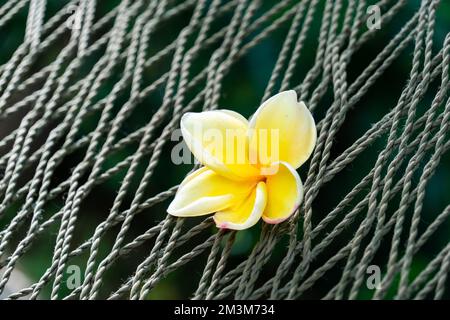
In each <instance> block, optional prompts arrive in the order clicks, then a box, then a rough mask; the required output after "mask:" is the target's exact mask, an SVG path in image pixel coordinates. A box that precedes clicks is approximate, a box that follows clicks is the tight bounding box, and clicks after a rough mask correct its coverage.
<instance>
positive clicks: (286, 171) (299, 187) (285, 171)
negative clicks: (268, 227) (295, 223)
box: [262, 162, 303, 224]
mask: <svg viewBox="0 0 450 320" xmlns="http://www.w3.org/2000/svg"><path fill="white" fill-rule="evenodd" d="M266 185H267V206H266V209H265V210H264V213H263V216H262V218H263V220H264V221H265V222H267V223H270V224H277V223H280V222H283V221H285V220H286V219H288V218H289V217H290V216H291V215H292V214H293V213H294V212H295V210H296V209H297V208H298V207H299V206H300V204H301V202H302V200H303V184H302V181H301V179H300V176H299V175H298V173H297V171H296V170H295V169H294V168H293V167H292V166H291V165H290V164H289V163H287V162H280V163H278V171H277V173H276V174H274V175H271V176H267V180H266Z"/></svg>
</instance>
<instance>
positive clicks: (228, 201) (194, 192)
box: [167, 90, 317, 230]
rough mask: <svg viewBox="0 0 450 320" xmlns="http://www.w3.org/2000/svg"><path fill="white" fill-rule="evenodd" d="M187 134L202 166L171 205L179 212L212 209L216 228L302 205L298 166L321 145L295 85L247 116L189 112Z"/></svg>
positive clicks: (277, 217)
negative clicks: (249, 117)
mask: <svg viewBox="0 0 450 320" xmlns="http://www.w3.org/2000/svg"><path fill="white" fill-rule="evenodd" d="M181 132H182V135H183V138H184V140H185V142H186V143H187V145H188V147H189V149H190V150H191V152H192V153H193V155H194V156H195V158H196V159H197V160H198V161H199V162H200V163H201V164H202V165H203V167H202V168H200V169H198V170H196V171H194V172H193V173H191V174H189V175H188V176H187V177H186V178H185V179H184V181H183V182H182V183H181V184H180V186H179V188H178V192H177V193H176V195H175V198H174V199H173V201H172V203H171V204H170V205H169V208H168V209H167V211H168V213H169V214H171V215H173V216H176V217H195V216H202V215H207V214H211V213H215V214H214V221H215V222H216V225H217V227H219V228H225V229H233V230H242V229H247V228H250V227H251V226H253V225H255V224H256V223H257V222H258V221H259V219H260V218H262V219H263V220H264V221H265V222H267V223H271V224H276V223H280V222H282V221H284V220H286V219H287V218H289V217H290V216H291V215H292V214H293V213H294V212H295V210H296V209H297V208H298V207H299V205H300V204H301V201H302V199H303V185H302V181H301V179H300V176H299V175H298V173H297V171H296V169H298V168H299V167H300V166H301V165H302V164H303V163H305V161H306V160H307V159H308V158H309V157H310V155H311V153H312V151H313V149H314V146H315V144H316V137H317V130H316V125H315V122H314V119H313V117H312V115H311V113H310V111H309V110H308V108H307V107H306V106H305V104H304V103H303V102H298V101H297V94H296V93H295V91H293V90H290V91H284V92H281V93H279V94H277V95H275V96H273V97H271V98H270V99H268V100H267V101H265V102H264V103H263V104H262V105H261V106H260V107H259V108H258V110H257V111H256V113H255V114H254V115H253V116H252V117H251V119H250V120H249V121H247V119H245V118H244V117H243V116H241V115H240V114H238V113H236V112H233V111H230V110H214V111H204V112H200V113H186V114H184V115H183V117H182V119H181Z"/></svg>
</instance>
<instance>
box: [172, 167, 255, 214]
mask: <svg viewBox="0 0 450 320" xmlns="http://www.w3.org/2000/svg"><path fill="white" fill-rule="evenodd" d="M255 185H256V181H244V182H239V181H234V180H231V179H228V178H226V177H223V176H221V175H219V174H217V173H215V172H214V171H212V170H210V169H208V168H205V167H203V168H200V169H198V170H196V171H194V172H193V173H191V174H190V175H188V176H187V177H186V178H185V179H184V181H183V182H182V183H181V184H180V187H179V188H178V191H177V193H176V195H175V198H174V199H173V201H172V203H171V204H170V205H169V208H168V209H167V212H168V213H169V214H171V215H173V216H177V217H194V216H202V215H206V214H210V213H214V212H216V211H219V210H223V209H226V208H228V207H230V206H232V205H234V204H235V203H237V202H240V201H242V199H243V198H245V197H247V196H248V194H249V193H250V192H251V190H252V189H253V188H254V186H255Z"/></svg>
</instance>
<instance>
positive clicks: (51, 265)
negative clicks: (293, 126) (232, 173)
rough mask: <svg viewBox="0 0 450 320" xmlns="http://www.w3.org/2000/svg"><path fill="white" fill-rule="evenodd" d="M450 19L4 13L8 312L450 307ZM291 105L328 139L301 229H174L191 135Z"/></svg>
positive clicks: (165, 8) (46, 4)
mask: <svg viewBox="0 0 450 320" xmlns="http://www.w3.org/2000/svg"><path fill="white" fill-rule="evenodd" d="M448 10H449V3H448V2H447V1H446V0H445V1H439V0H422V1H409V0H408V1H407V0H400V1H397V0H395V1H394V0H381V1H378V2H377V1H364V0H361V1H357V0H345V1H344V0H333V1H331V0H330V1H320V0H304V1H293V0H283V1H258V0H231V1H224V0H208V1H206V0H186V1H180V0H157V1H156V0H134V1H131V0H115V1H109V0H108V1H106V0H103V1H96V0H73V1H62V0H61V1H59V0H58V1H57V0H55V1H51V0H8V1H6V0H2V1H0V30H1V40H2V44H0V48H1V58H2V61H0V62H1V67H0V230H1V231H0V292H1V297H2V298H6V299H36V298H46V299H47V298H51V299H152V298H165V297H166V296H167V297H169V298H170V297H181V298H190V299H191V298H192V299H269V298H270V299H305V298H309V299H310V298H314V299H392V298H395V299H425V298H427V299H445V298H448V297H449V290H448V289H449V280H448V273H449V271H450V243H449V234H448V232H449V227H450V218H449V215H450V197H449V194H450V191H449V190H450V173H449V168H450V158H449V153H448V150H449V148H450V139H449V132H448V131H449V117H450V100H449V97H448V93H449V88H450V83H449V61H450V33H448V32H449V29H448V27H449V26H450V23H449V20H448V15H447V16H445V12H447V13H448ZM377 12H378V13H379V18H380V21H379V22H380V25H379V27H376V23H374V24H373V25H371V24H370V22H376V18H377V17H376V13H377ZM12 34H15V35H19V36H20V39H19V40H17V39H18V37H17V36H16V38H12V37H10V35H12ZM255 75H256V76H255ZM249 83H252V84H253V85H249ZM289 89H293V90H295V91H296V92H297V94H298V96H299V99H300V100H303V101H305V103H306V105H307V106H308V108H309V109H310V110H311V112H312V113H313V115H314V118H315V120H316V123H317V129H318V138H317V144H316V147H315V150H314V152H313V155H312V156H311V158H310V159H309V161H308V162H307V163H306V164H305V165H304V166H302V168H301V170H300V175H301V177H302V179H303V182H304V188H305V196H304V199H303V202H302V204H301V206H300V208H299V210H298V211H297V212H295V213H294V215H293V216H292V217H291V218H290V219H289V220H288V221H286V222H284V223H281V224H279V225H268V224H265V223H263V222H259V223H258V225H257V226H255V227H253V228H251V230H246V231H239V232H235V231H227V230H219V229H217V228H216V227H215V225H214V222H213V220H212V218H211V217H208V216H206V217H199V218H192V219H181V218H175V217H172V216H169V215H167V213H166V209H167V206H168V203H169V202H170V200H171V199H172V197H173V195H174V194H175V192H176V190H177V185H178V184H179V183H180V181H181V179H182V178H183V176H184V175H185V174H187V173H188V172H189V170H191V169H192V168H194V166H195V165H176V164H174V163H172V162H171V158H170V155H171V152H172V147H173V145H174V141H173V139H172V133H173V132H175V131H176V129H177V128H179V122H180V118H181V116H182V115H183V114H184V113H185V112H187V111H197V112H198V111H201V110H211V109H217V108H230V109H234V110H235V111H239V112H241V113H244V114H245V113H247V114H245V115H246V116H249V115H251V113H253V112H254V111H255V110H256V108H257V107H258V106H259V105H260V103H261V102H262V101H264V100H266V99H267V98H268V97H270V96H272V95H274V94H276V93H277V92H280V91H284V90H289ZM74 266H75V267H78V268H79V269H80V270H81V271H80V272H81V279H80V281H78V282H77V281H74V280H73V278H71V277H72V276H73V274H74V273H72V271H73V270H76V269H73V268H74ZM71 270H72V271H71ZM371 270H372V271H373V270H375V271H377V270H378V271H379V279H378V280H379V281H378V282H377V283H376V285H375V287H370V286H368V283H369V282H370V281H369V282H368V278H369V277H370V276H372V275H376V272H375V273H373V272H372V271H371ZM23 273H25V274H26V275H27V277H26V280H24V281H19V280H18V277H19V276H18V274H23ZM69 280H70V281H71V283H72V284H74V285H72V286H70V285H68V284H69ZM174 283H176V285H175V284H174ZM172 291H177V293H176V294H173V292H172ZM167 292H169V294H167ZM171 292H172V293H171Z"/></svg>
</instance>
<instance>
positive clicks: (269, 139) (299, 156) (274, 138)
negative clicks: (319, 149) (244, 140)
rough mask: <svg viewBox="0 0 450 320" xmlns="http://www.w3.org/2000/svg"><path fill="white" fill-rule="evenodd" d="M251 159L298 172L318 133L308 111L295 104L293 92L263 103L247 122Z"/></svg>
mask: <svg viewBox="0 0 450 320" xmlns="http://www.w3.org/2000/svg"><path fill="white" fill-rule="evenodd" d="M249 126H250V128H249V141H250V142H249V143H250V154H251V156H250V158H252V157H255V155H256V157H257V159H258V161H259V163H260V164H261V165H262V166H270V165H271V164H272V163H275V162H278V161H285V162H288V163H289V164H290V165H291V166H292V167H294V168H295V169H297V168H298V167H300V166H301V165H302V164H303V163H304V162H305V161H306V160H307V159H308V158H309V157H310V155H311V153H312V151H313V149H314V146H315V144H316V138H317V130H316V125H315V122H314V118H313V117H312V115H311V112H310V111H309V110H308V108H307V107H306V106H305V104H304V103H303V102H297V94H296V92H295V91H293V90H290V91H284V92H281V93H279V94H277V95H275V96H273V97H271V98H270V99H268V100H267V101H265V102H264V103H263V104H262V105H261V106H260V107H259V108H258V110H257V111H256V113H255V114H254V115H253V117H252V118H251V120H250V125H249Z"/></svg>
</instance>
